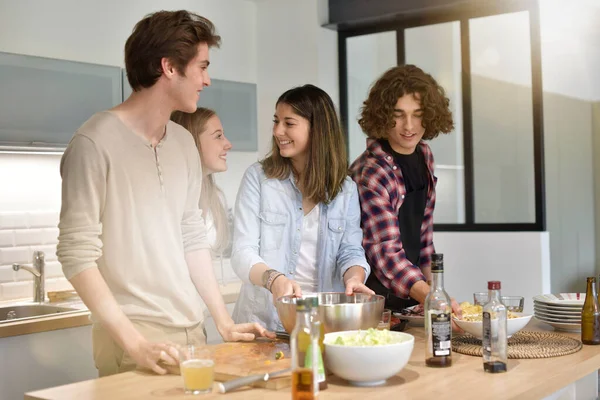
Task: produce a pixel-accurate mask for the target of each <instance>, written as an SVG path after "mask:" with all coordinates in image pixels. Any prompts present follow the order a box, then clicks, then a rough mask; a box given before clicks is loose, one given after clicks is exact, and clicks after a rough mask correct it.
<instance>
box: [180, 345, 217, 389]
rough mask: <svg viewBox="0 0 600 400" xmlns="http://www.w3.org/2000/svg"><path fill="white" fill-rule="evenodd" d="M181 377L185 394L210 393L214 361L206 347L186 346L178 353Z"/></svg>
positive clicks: (211, 353)
mask: <svg viewBox="0 0 600 400" xmlns="http://www.w3.org/2000/svg"><path fill="white" fill-rule="evenodd" d="M179 368H180V370H181V376H182V377H183V387H184V389H185V393H186V394H205V393H210V392H212V387H213V381H214V375H215V360H214V357H213V352H212V351H211V350H210V349H209V348H208V347H206V346H198V345H188V346H186V347H184V348H183V350H182V351H181V353H180V364H179Z"/></svg>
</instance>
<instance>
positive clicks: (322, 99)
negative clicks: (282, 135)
mask: <svg viewBox="0 0 600 400" xmlns="http://www.w3.org/2000/svg"><path fill="white" fill-rule="evenodd" d="M280 103H284V104H287V105H289V106H290V107H292V109H293V110H294V112H295V113H296V114H298V115H299V116H301V117H302V118H305V119H306V120H308V122H309V124H310V132H309V139H308V157H307V161H306V169H305V172H304V173H303V174H302V175H301V177H300V179H301V180H302V181H301V182H300V184H301V187H302V194H303V195H304V196H306V197H307V198H309V199H310V200H311V201H313V202H315V203H317V204H318V203H321V202H322V203H325V204H329V203H330V202H331V201H332V200H333V199H335V197H336V196H337V195H338V194H339V193H340V191H341V190H342V185H343V184H344V179H346V176H347V175H348V156H347V155H346V144H345V142H344V134H343V133H342V128H341V125H340V121H339V119H338V116H337V113H336V112H335V106H334V105H333V101H332V100H331V97H329V95H328V94H327V93H326V92H325V91H323V90H322V89H320V88H318V87H316V86H314V85H304V86H300V87H295V88H293V89H290V90H288V91H287V92H285V93H283V94H282V95H281V96H280V97H279V99H278V100H277V103H276V105H277V104H280ZM261 164H262V166H263V169H264V171H265V175H266V176H267V177H268V178H276V179H286V178H287V177H289V175H290V173H291V172H292V171H293V167H292V161H291V160H290V159H289V158H284V157H282V156H281V154H280V153H279V146H278V145H277V142H276V140H275V138H273V139H272V146H271V152H270V153H269V154H268V156H267V158H265V159H264V160H262V161H261Z"/></svg>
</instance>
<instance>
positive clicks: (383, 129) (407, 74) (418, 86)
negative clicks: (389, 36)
mask: <svg viewBox="0 0 600 400" xmlns="http://www.w3.org/2000/svg"><path fill="white" fill-rule="evenodd" d="M407 94H412V95H415V98H416V99H417V100H418V101H419V102H420V104H421V108H422V110H423V119H422V123H423V128H425V134H424V135H423V139H424V140H431V139H433V138H435V137H437V136H438V135H439V134H440V133H450V132H451V131H452V130H453V129H454V123H453V121H452V112H451V111H450V107H449V105H450V100H448V98H447V97H446V92H445V91H444V88H443V87H441V86H440V85H439V84H438V83H437V82H436V81H435V79H433V77H432V76H431V75H429V74H427V73H425V72H424V71H423V70H422V69H421V68H419V67H416V66H414V65H399V66H397V67H393V68H390V69H388V70H387V71H386V72H385V73H384V74H383V75H382V76H381V77H380V78H379V79H378V80H377V81H376V82H375V83H374V84H373V86H372V87H371V90H370V92H369V96H368V97H367V99H366V100H365V101H364V103H363V107H362V109H361V116H360V119H359V120H358V124H359V125H360V127H361V128H362V130H363V132H364V133H365V134H366V135H367V136H368V137H370V138H372V139H387V138H388V134H389V131H390V129H392V128H393V127H394V126H395V125H396V122H395V120H394V107H395V106H396V103H397V102H398V99H399V98H400V97H402V96H405V95H407Z"/></svg>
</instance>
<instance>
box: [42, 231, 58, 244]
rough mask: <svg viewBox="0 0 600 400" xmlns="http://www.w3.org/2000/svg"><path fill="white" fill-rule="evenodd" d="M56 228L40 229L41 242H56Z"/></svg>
mask: <svg viewBox="0 0 600 400" xmlns="http://www.w3.org/2000/svg"><path fill="white" fill-rule="evenodd" d="M58 232H59V231H58V228H45V229H42V240H43V241H42V244H55V243H58Z"/></svg>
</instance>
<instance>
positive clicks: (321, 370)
mask: <svg viewBox="0 0 600 400" xmlns="http://www.w3.org/2000/svg"><path fill="white" fill-rule="evenodd" d="M316 353H317V358H318V359H317V382H325V365H324V364H323V356H322V354H321V348H320V347H319V346H317V352H316ZM312 354H313V345H312V343H311V344H309V345H308V349H306V357H305V359H304V366H305V367H306V368H312V365H313V357H312Z"/></svg>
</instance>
